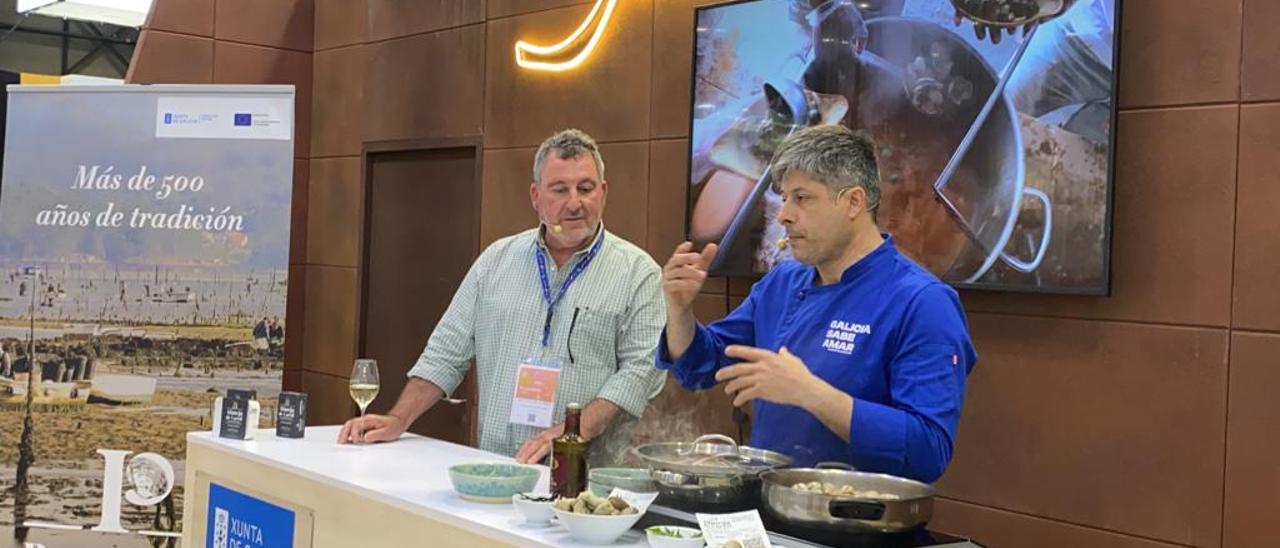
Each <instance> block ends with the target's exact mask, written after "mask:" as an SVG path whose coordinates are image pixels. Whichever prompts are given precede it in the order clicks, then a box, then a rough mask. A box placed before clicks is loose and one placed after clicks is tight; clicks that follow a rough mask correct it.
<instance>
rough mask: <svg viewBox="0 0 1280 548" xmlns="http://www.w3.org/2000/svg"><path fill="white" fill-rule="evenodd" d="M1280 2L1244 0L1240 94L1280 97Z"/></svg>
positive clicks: (1248, 98) (1244, 96)
mask: <svg viewBox="0 0 1280 548" xmlns="http://www.w3.org/2000/svg"><path fill="white" fill-rule="evenodd" d="M1276 28H1280V2H1276V1H1275V0H1244V30H1243V32H1244V51H1243V52H1242V57H1243V58H1242V59H1241V60H1240V95H1241V97H1240V98H1241V99H1244V100H1245V101H1275V100H1277V99H1280V62H1277V61H1276V60H1277V59H1280V33H1278V32H1276Z"/></svg>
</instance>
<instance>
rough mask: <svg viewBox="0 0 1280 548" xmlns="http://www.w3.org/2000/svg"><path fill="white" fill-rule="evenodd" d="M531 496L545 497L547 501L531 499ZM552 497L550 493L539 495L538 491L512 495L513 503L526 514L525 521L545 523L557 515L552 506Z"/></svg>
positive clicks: (518, 510) (519, 510)
mask: <svg viewBox="0 0 1280 548" xmlns="http://www.w3.org/2000/svg"><path fill="white" fill-rule="evenodd" d="M530 498H545V499H547V500H546V501H539V500H529V499H530ZM551 500H552V497H551V496H549V495H539V494H536V493H516V494H514V495H511V503H512V504H514V505H515V507H516V511H517V512H520V515H522V516H524V521H525V522H526V523H529V524H543V523H547V522H550V521H551V518H552V517H554V516H555V512H553V511H552V507H551Z"/></svg>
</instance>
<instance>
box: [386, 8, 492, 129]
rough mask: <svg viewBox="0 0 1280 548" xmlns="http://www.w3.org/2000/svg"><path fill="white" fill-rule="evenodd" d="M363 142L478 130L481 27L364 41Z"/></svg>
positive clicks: (481, 86)
mask: <svg viewBox="0 0 1280 548" xmlns="http://www.w3.org/2000/svg"><path fill="white" fill-rule="evenodd" d="M368 55H369V68H368V70H367V72H366V73H365V78H366V79H365V87H364V99H365V102H364V116H365V126H364V137H365V141H386V140H397V139H419V138H427V137H444V136H454V137H456V136H464V135H479V134H480V132H481V129H482V127H483V123H484V118H483V116H484V110H483V101H484V99H483V97H484V27H483V26H480V25H473V26H470V27H462V28H458V29H451V30H444V31H440V32H435V33H431V34H420V35H417V36H413V37H409V38H402V39H398V40H391V41H387V42H379V43H377V44H373V45H370V46H368Z"/></svg>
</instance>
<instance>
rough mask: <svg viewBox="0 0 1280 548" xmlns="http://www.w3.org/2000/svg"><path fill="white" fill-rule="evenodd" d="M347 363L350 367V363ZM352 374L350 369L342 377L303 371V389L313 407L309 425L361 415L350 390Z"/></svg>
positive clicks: (340, 420) (309, 416) (318, 424)
mask: <svg viewBox="0 0 1280 548" xmlns="http://www.w3.org/2000/svg"><path fill="white" fill-rule="evenodd" d="M347 365H348V367H350V364H347ZM350 375H351V372H350V371H347V372H346V373H344V374H343V375H342V376H341V377H334V376H332V375H325V374H323V373H316V372H314V371H303V372H302V390H303V391H304V392H306V393H307V402H308V404H309V407H310V408H311V410H310V411H309V412H308V413H307V425H308V426H311V425H315V426H322V425H327V424H342V423H344V422H346V421H347V419H349V418H351V417H354V416H356V415H359V411H358V410H356V408H355V405H354V404H352V403H351V393H350V392H349V391H348V386H349V385H348V383H347V379H348V378H349V377H350ZM378 396H379V399H381V398H385V397H387V395H384V394H378ZM334 441H335V442H336V441H337V439H336V438H335V439H334Z"/></svg>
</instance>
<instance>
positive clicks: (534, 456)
mask: <svg viewBox="0 0 1280 548" xmlns="http://www.w3.org/2000/svg"><path fill="white" fill-rule="evenodd" d="M561 434H564V423H560V424H557V425H555V426H552V427H551V428H548V429H546V430H543V431H542V433H541V434H538V435H536V436H534V437H532V438H529V439H528V440H526V441H525V442H524V445H522V446H520V450H519V451H516V462H518V463H520V464H540V463H542V459H545V458H547V454H548V453H550V452H551V442H553V441H555V439H556V438H558V437H560V435H561Z"/></svg>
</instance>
